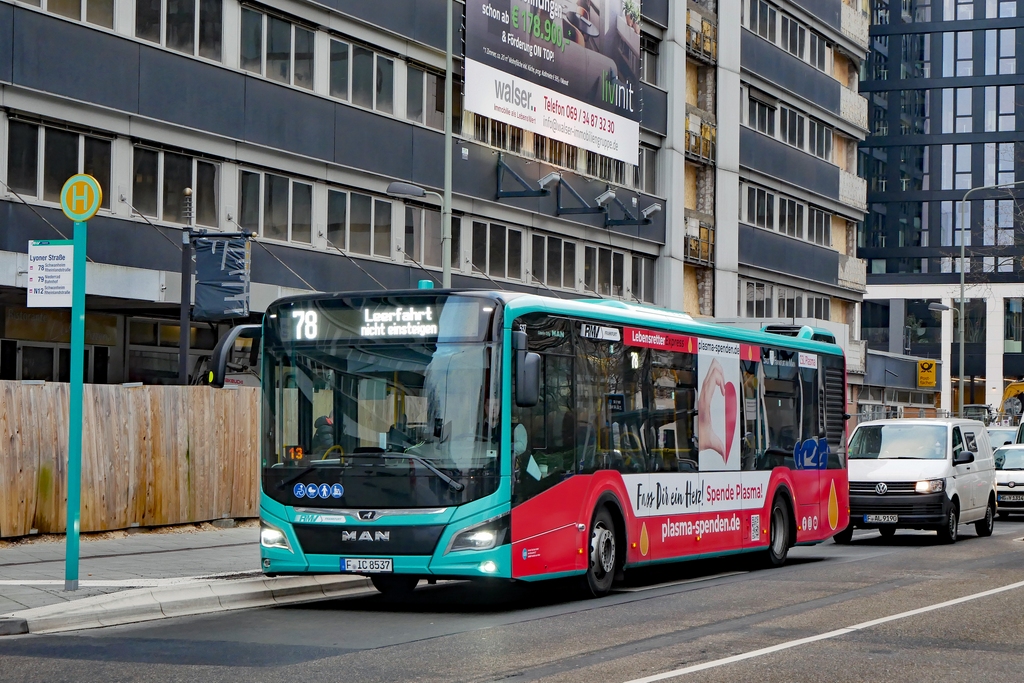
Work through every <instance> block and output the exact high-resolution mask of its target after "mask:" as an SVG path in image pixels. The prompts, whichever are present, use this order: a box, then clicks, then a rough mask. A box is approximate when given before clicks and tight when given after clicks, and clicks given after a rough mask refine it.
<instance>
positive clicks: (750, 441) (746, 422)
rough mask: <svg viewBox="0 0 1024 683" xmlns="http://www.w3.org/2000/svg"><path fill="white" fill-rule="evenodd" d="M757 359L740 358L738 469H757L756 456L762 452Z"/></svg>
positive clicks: (758, 363) (762, 441) (758, 364)
mask: <svg viewBox="0 0 1024 683" xmlns="http://www.w3.org/2000/svg"><path fill="white" fill-rule="evenodd" d="M760 368H761V363H760V362H759V361H752V360H741V361H740V372H741V373H742V377H743V396H742V401H743V404H742V405H741V406H740V413H741V414H742V415H743V421H742V423H741V427H740V429H741V432H742V433H741V437H742V438H741V439H740V458H741V461H740V469H744V470H754V469H757V456H758V455H759V454H761V453H763V452H764V438H763V437H762V435H761V433H760V431H759V428H760V427H761V422H762V421H760V420H758V413H759V411H758V409H757V408H758V400H757V399H758V388H759V387H760V384H761V382H760Z"/></svg>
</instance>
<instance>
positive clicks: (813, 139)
mask: <svg viewBox="0 0 1024 683" xmlns="http://www.w3.org/2000/svg"><path fill="white" fill-rule="evenodd" d="M808 138H810V149H809V151H810V153H811V154H813V155H814V156H816V157H821V158H822V159H824V160H825V161H832V128H831V127H830V126H827V125H825V124H824V123H822V122H821V121H815V120H814V119H811V120H810V121H809V122H808Z"/></svg>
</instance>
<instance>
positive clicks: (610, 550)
mask: <svg viewBox="0 0 1024 683" xmlns="http://www.w3.org/2000/svg"><path fill="white" fill-rule="evenodd" d="M617 542H618V539H617V538H616V534H615V522H614V521H613V520H612V515H611V513H610V512H608V508H606V507H602V508H599V509H598V510H597V512H595V513H594V521H593V522H591V524H590V553H589V563H588V567H587V575H586V582H585V588H586V590H587V592H588V593H590V595H592V596H594V597H595V598H599V597H601V596H602V595H607V594H608V592H609V591H610V590H611V589H612V583H613V582H614V581H615V570H616V568H617V564H618V546H617Z"/></svg>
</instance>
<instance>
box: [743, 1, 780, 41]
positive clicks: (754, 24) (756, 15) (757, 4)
mask: <svg viewBox="0 0 1024 683" xmlns="http://www.w3.org/2000/svg"><path fill="white" fill-rule="evenodd" d="M749 7H750V12H749V14H748V15H747V26H748V27H749V28H750V30H751V31H753V32H754V33H756V34H757V35H759V36H761V37H762V38H764V39H766V40H768V41H770V42H773V43H774V42H775V22H776V20H777V14H776V11H775V8H774V7H772V6H771V5H769V4H768V3H767V2H764V0H750V4H749Z"/></svg>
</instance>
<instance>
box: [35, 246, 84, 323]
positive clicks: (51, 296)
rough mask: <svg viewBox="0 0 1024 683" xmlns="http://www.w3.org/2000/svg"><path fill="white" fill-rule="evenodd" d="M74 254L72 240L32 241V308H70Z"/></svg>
mask: <svg viewBox="0 0 1024 683" xmlns="http://www.w3.org/2000/svg"><path fill="white" fill-rule="evenodd" d="M74 255H75V245H74V242H73V241H72V240H30V241H29V243H28V307H29V308H71V287H72V280H73V275H74Z"/></svg>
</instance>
